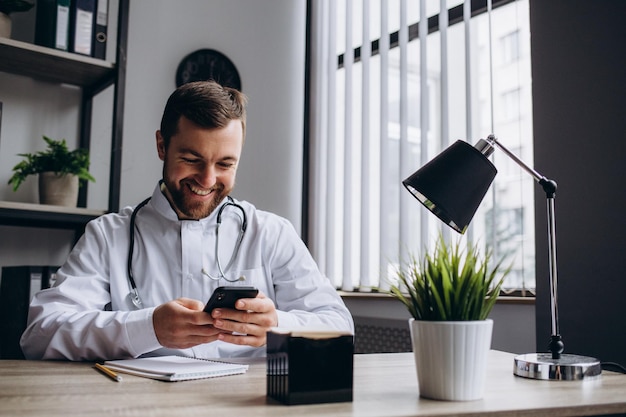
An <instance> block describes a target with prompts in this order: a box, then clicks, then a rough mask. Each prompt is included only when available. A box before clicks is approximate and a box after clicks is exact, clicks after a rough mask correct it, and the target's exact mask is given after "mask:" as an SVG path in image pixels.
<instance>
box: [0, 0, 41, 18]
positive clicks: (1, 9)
mask: <svg viewBox="0 0 626 417" xmlns="http://www.w3.org/2000/svg"><path fill="white" fill-rule="evenodd" d="M34 6H35V3H31V2H29V1H26V0H0V13H4V14H6V15H10V14H11V13H14V12H27V11H29V10H30V9H32V8H33V7H34Z"/></svg>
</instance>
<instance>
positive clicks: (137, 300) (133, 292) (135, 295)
mask: <svg viewBox="0 0 626 417" xmlns="http://www.w3.org/2000/svg"><path fill="white" fill-rule="evenodd" d="M150 199H151V197H148V198H146V199H145V200H143V201H142V202H141V203H139V204H138V205H137V206H136V207H135V208H134V209H133V212H132V213H131V215H130V226H129V229H130V239H129V244H128V245H129V246H128V260H127V264H126V273H127V276H128V283H129V284H130V293H129V297H130V299H131V301H132V303H133V305H135V307H137V308H139V309H141V308H143V302H142V301H141V297H140V296H139V291H138V289H137V283H136V282H135V277H134V276H133V253H134V250H135V229H136V227H137V226H136V219H137V214H138V213H139V210H141V209H142V208H143V207H144V206H145V205H146V204H148V202H149V201H150ZM227 199H228V201H226V202H225V203H224V204H223V205H222V207H220V209H219V211H218V212H217V219H216V222H217V229H216V231H215V259H216V263H217V268H218V271H219V274H220V275H219V276H217V277H214V276H212V275H211V274H209V273H208V272H207V271H206V270H205V269H204V268H203V269H202V271H201V272H202V274H203V275H206V276H207V277H209V278H211V279H212V280H215V281H219V280H221V279H224V280H225V281H228V282H235V281H240V280H241V277H238V278H236V279H228V278H227V277H226V274H225V273H224V271H228V270H229V269H230V267H231V266H232V264H233V263H234V262H235V259H236V258H237V256H238V255H239V250H240V248H241V242H242V240H243V237H244V235H245V233H246V229H247V228H248V218H247V216H246V212H245V210H244V209H243V207H241V205H239V204H237V203H235V201H234V200H233V198H232V197H231V196H228V197H227ZM228 206H232V207H234V208H236V209H238V210H239V211H241V228H240V229H239V235H238V237H237V241H236V242H235V248H234V250H233V254H232V255H231V257H230V260H229V261H228V264H227V265H226V268H222V263H221V262H220V257H219V253H218V251H219V230H220V226H221V224H222V212H223V211H224V209H226V207H228Z"/></svg>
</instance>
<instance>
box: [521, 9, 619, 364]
mask: <svg viewBox="0 0 626 417" xmlns="http://www.w3.org/2000/svg"><path fill="white" fill-rule="evenodd" d="M625 19H626V1H622V0H600V1H598V0H596V1H593V2H591V1H588V0H549V1H546V0H530V23H531V46H532V77H533V106H534V139H535V168H536V169H537V170H538V171H539V172H541V173H542V174H544V175H545V176H547V177H548V178H553V179H555V180H556V181H557V183H558V191H557V194H556V200H555V201H556V231H557V232H556V235H557V252H558V254H557V260H558V261H557V265H558V268H559V276H558V284H559V287H558V290H559V299H558V302H559V311H560V325H561V329H560V330H561V334H562V336H563V339H564V342H565V350H566V353H577V354H584V355H590V356H595V357H597V358H599V359H600V360H601V361H603V362H605V361H615V362H619V363H621V364H623V365H626V262H625V261H626V233H625V232H626V227H625V226H626V221H625V219H624V216H625V215H626V22H625ZM537 188H538V191H537V194H536V199H537V203H536V240H537V305H536V309H537V310H536V319H537V326H536V328H537V349H538V351H541V352H545V351H547V343H548V340H549V336H550V308H549V286H548V259H547V258H548V257H547V251H548V249H547V237H546V234H547V232H546V208H545V201H546V200H545V194H544V193H543V192H542V191H541V189H540V187H537Z"/></svg>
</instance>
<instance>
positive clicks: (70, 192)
mask: <svg viewBox="0 0 626 417" xmlns="http://www.w3.org/2000/svg"><path fill="white" fill-rule="evenodd" d="M39 203H40V204H52V205H55V206H65V207H76V204H77V203H78V177H77V176H76V175H71V174H66V175H59V174H57V173H56V172H42V173H40V174H39Z"/></svg>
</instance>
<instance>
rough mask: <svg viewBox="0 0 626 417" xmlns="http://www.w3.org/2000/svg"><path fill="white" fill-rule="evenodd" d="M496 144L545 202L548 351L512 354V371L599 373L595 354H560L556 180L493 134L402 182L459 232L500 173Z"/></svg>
mask: <svg viewBox="0 0 626 417" xmlns="http://www.w3.org/2000/svg"><path fill="white" fill-rule="evenodd" d="M494 146H497V147H498V148H499V149H500V150H502V151H503V152H504V153H505V154H506V155H507V156H508V157H510V158H511V159H513V161H515V162H516V163H517V164H518V165H519V166H520V167H522V168H523V169H524V170H525V171H526V172H528V173H529V174H530V175H531V176H532V177H533V178H534V179H535V181H536V182H537V183H538V184H539V185H541V186H542V187H543V190H544V191H545V193H546V199H547V203H548V250H549V261H550V275H549V277H550V308H551V319H552V320H551V321H552V329H551V331H552V335H551V337H550V343H549V350H550V352H551V353H529V354H524V355H518V356H516V357H515V359H514V362H515V364H514V365H515V366H514V368H513V373H514V374H515V375H518V376H522V377H526V378H531V379H549V380H553V379H560V380H578V379H583V378H587V377H593V376H597V375H600V373H601V372H602V368H601V366H600V362H599V361H598V360H597V359H595V358H590V357H585V356H580V355H571V354H563V350H564V344H563V341H562V340H561V335H560V334H559V320H558V308H557V266H556V236H555V218H554V196H555V193H556V182H555V181H553V180H550V179H548V178H546V177H544V176H543V175H541V174H539V173H538V172H537V171H535V170H534V169H532V168H531V167H529V166H528V165H526V164H525V163H524V162H523V161H521V160H520V159H519V158H518V157H517V156H515V155H514V154H512V153H511V152H510V151H509V150H508V149H506V148H505V147H504V146H503V145H502V144H501V143H500V142H498V139H497V138H496V137H495V136H494V135H489V136H488V137H487V139H481V140H480V141H478V143H477V144H476V145H475V146H472V145H470V144H468V143H467V142H464V141H462V140H458V141H456V142H455V143H454V144H452V145H451V146H450V147H448V148H447V149H445V150H444V151H443V152H441V153H440V154H439V155H438V156H436V157H435V158H433V159H432V160H431V161H430V162H428V163H427V164H426V165H424V166H423V167H422V168H420V169H419V170H417V171H416V172H415V173H414V174H413V175H411V176H410V177H408V178H407V179H406V180H404V181H403V182H402V183H403V184H404V186H405V187H406V188H407V190H409V192H410V193H411V194H413V196H414V197H415V198H417V199H418V200H419V201H420V202H421V203H422V204H423V205H424V206H425V207H426V208H428V209H429V210H430V211H431V212H433V214H435V215H436V216H437V217H439V219H441V220H442V221H443V222H444V223H445V224H447V225H448V226H450V227H451V228H453V229H454V230H456V231H457V232H459V233H461V234H463V233H465V231H466V230H467V227H468V226H469V223H470V221H471V220H472V217H474V213H475V212H476V209H477V208H478V206H479V205H480V203H481V201H482V199H483V197H484V196H485V194H486V192H487V189H488V188H489V186H490V185H491V182H492V181H493V179H494V177H495V176H496V173H497V172H498V171H497V170H496V168H495V167H494V166H493V164H492V163H491V162H490V161H489V159H488V157H489V156H490V155H491V154H492V153H493V151H494Z"/></svg>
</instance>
